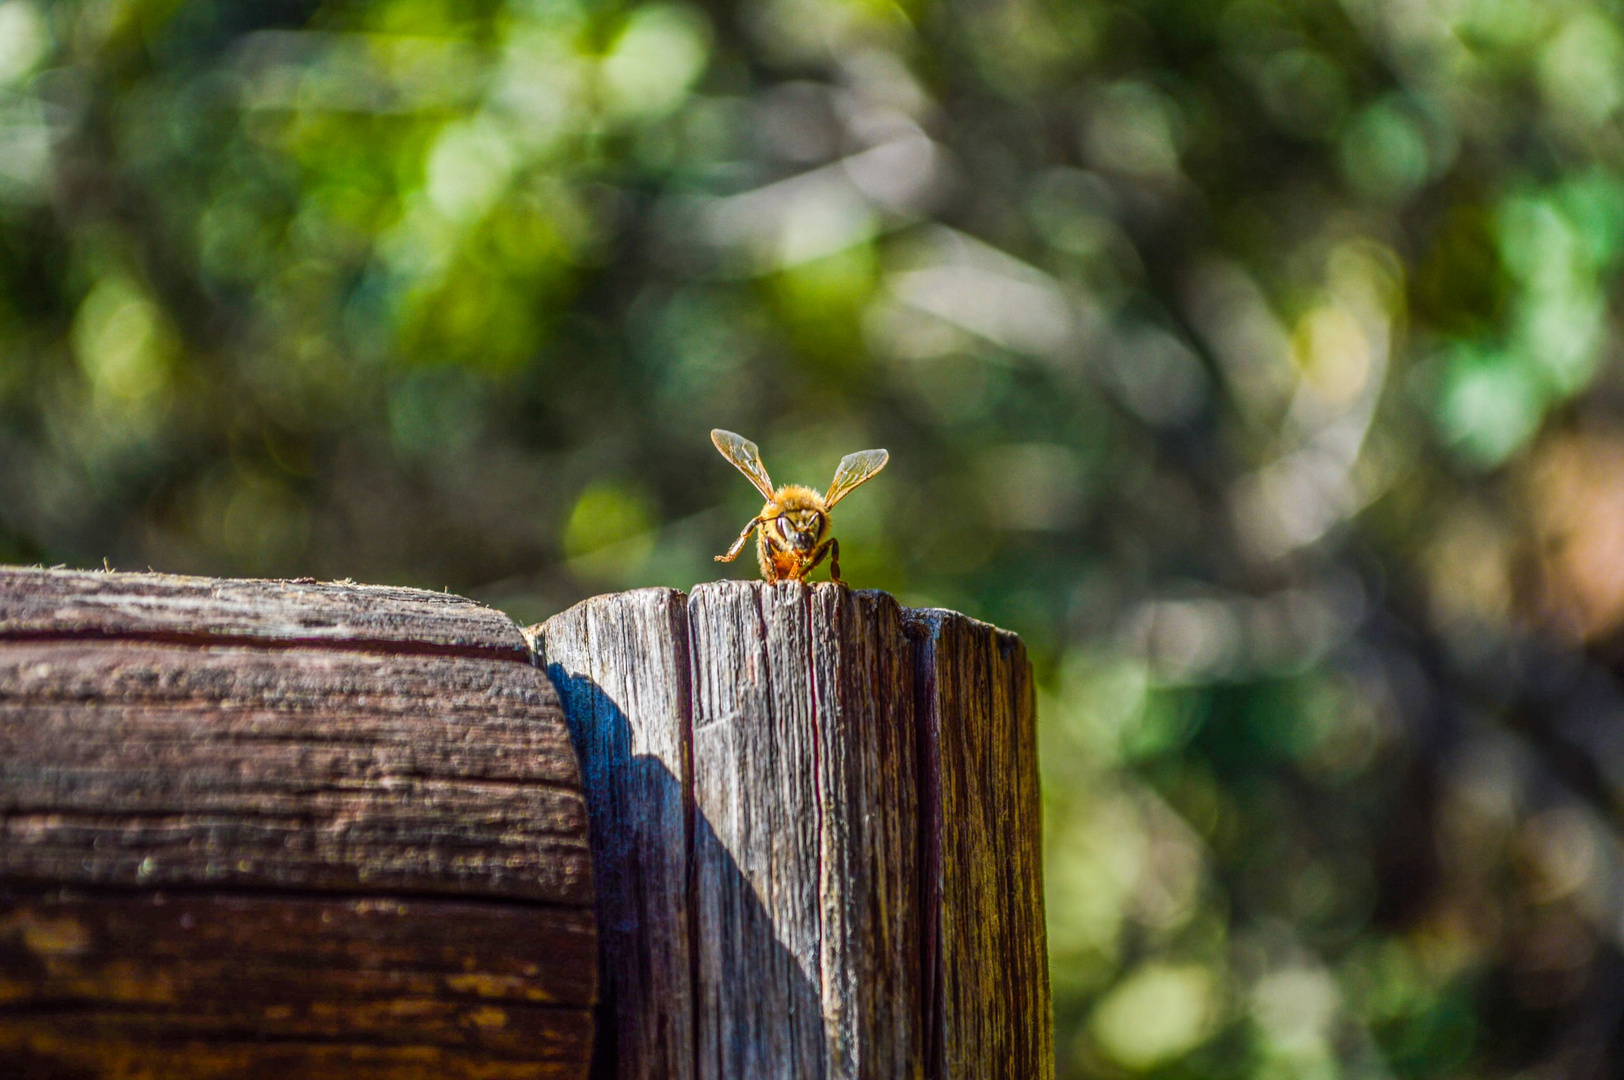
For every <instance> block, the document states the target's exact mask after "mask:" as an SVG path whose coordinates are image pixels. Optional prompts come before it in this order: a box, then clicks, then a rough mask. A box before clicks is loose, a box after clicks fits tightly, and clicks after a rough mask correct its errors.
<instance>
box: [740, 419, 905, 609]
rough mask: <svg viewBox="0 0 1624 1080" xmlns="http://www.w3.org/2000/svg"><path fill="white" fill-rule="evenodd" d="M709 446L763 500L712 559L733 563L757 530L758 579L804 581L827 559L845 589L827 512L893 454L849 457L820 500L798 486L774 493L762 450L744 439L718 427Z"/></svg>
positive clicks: (870, 452)
mask: <svg viewBox="0 0 1624 1080" xmlns="http://www.w3.org/2000/svg"><path fill="white" fill-rule="evenodd" d="M711 442H713V443H715V444H716V449H718V450H720V451H721V452H722V456H723V457H725V458H727V459H728V460H729V461H731V462H732V463H733V464H734V466H735V467H736V468H737V469H738V470H739V471H740V472H742V473H743V474H744V475H745V478H746V479H748V480H749V481H750V482H751V483H752V484H754V485H755V486H756V490H757V491H759V492H761V493H762V495H764V496H766V498H767V505H766V506H764V507H762V508H761V513H759V514H757V515H756V516H755V517H754V518H751V519H750V523H749V524H748V525H746V526H745V527H744V531H743V532H741V533H739V538H738V539H737V540H735V541H733V546H732V547H730V548H728V549H727V554H726V555H718V556H716V561H717V562H732V561H733V560H734V559H737V558H738V557H739V552H741V551H743V550H744V542H745V541H746V540H748V539H750V530H751V529H756V530H758V532H757V533H756V557H757V558H758V559H760V560H761V576H762V577H764V578H766V579H767V580H768V581H803V580H805V579H806V576H807V575H808V574H810V573H811V572H812V570H813V568H814V567H816V566H817V565H818V564H819V563H821V562H822V561H823V559H824V556H828V557H829V576H830V577H831V578H833V579H834V580H835V581H836V582H840V583H841V584H845V583H844V582H841V581H840V541H839V540H836V539H835V538H834V537H833V536H831V535H830V534H829V511H830V510H832V509H834V505H835V503H837V502H839V501H840V500H841V499H843V498H845V497H846V496H847V495H848V494H850V493H851V490H852V489H853V488H855V487H856V486H857V485H859V484H861V483H863V482H864V481H865V480H868V479H869V478H870V477H872V476H873V475H874V474H875V473H877V472H879V471H880V470H881V469H883V468H885V463H886V462H887V461H889V460H890V459H891V455H890V454H888V453H886V452H885V451H884V450H860V451H858V452H857V453H855V454H847V455H846V456H845V457H843V458H841V459H840V465H839V467H838V468H836V469H835V478H834V479H833V480H832V481H830V483H829V491H828V494H825V495H820V494H818V493H817V492H816V491H813V490H812V489H811V488H809V487H801V486H800V485H799V484H785V485H784V486H783V487H781V488H774V487H773V482H772V478H771V477H769V476H768V475H767V468H766V466H764V465H763V464H762V463H761V451H760V450H759V449H757V447H756V444H755V443H753V442H751V441H750V440H749V439H746V438H744V437H743V436H740V435H735V434H733V432H731V431H723V430H721V429H720V428H717V429H715V430H714V431H712V432H711Z"/></svg>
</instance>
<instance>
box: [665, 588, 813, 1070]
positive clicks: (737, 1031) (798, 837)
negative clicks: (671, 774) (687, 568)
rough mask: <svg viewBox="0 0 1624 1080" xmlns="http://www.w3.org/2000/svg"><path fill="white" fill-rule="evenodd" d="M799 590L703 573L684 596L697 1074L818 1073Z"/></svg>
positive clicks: (808, 677) (809, 683) (808, 713)
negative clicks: (689, 661) (689, 676)
mask: <svg viewBox="0 0 1624 1080" xmlns="http://www.w3.org/2000/svg"><path fill="white" fill-rule="evenodd" d="M809 592H810V590H809V589H808V587H807V586H806V585H805V584H803V583H801V582H784V583H780V584H777V585H771V586H768V585H762V586H757V585H756V583H754V582H715V583H712V584H708V585H701V586H699V587H698V588H696V589H695V590H694V592H693V595H692V596H691V597H690V598H689V601H688V620H689V633H690V635H691V637H690V641H691V648H692V653H693V657H694V665H693V701H694V706H693V716H694V721H693V724H694V733H693V742H694V750H693V754H694V806H695V811H696V824H695V833H694V850H693V860H694V889H695V895H694V903H695V915H694V951H695V959H696V976H697V977H696V982H695V994H696V997H697V1001H698V1019H699V1023H698V1029H697V1033H696V1034H697V1038H698V1064H697V1067H696V1069H695V1075H696V1077H697V1078H699V1080H719V1078H723V1077H735V1076H760V1077H823V1076H828V1075H830V1074H829V1065H830V1061H829V1054H828V1051H829V1047H828V1046H827V1045H826V1042H825V1030H826V1028H825V1018H824V1016H823V963H822V935H821V929H822V927H821V922H820V915H821V911H822V903H821V898H820V896H819V884H820V881H821V879H822V874H821V872H820V867H819V858H820V855H821V851H820V839H821V836H820V833H821V820H820V818H821V815H820V812H819V802H818V799H819V790H818V788H819V783H818V782H819V768H818V759H817V753H818V733H817V728H816V715H817V702H816V694H815V690H814V685H813V656H812V619H811V611H810V607H809V603H808V596H809Z"/></svg>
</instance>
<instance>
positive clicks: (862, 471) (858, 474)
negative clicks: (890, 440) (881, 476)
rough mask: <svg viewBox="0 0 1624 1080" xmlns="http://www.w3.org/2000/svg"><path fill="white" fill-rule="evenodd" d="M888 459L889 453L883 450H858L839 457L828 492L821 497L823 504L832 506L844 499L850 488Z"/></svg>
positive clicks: (874, 471) (883, 464) (878, 468)
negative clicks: (837, 466) (838, 463)
mask: <svg viewBox="0 0 1624 1080" xmlns="http://www.w3.org/2000/svg"><path fill="white" fill-rule="evenodd" d="M890 460H891V455H890V454H888V453H886V452H885V451H884V450H859V451H858V452H857V453H855V454H847V455H846V456H845V457H843V458H841V459H840V467H839V468H837V469H835V478H834V479H833V480H832V481H830V483H829V492H828V494H826V495H825V496H824V497H823V502H824V505H825V506H833V505H834V504H835V503H837V502H839V501H840V500H841V499H844V498H845V497H846V495H847V494H848V493H849V492H850V491H851V489H852V488H854V487H856V486H857V485H858V484H861V483H862V482H863V481H865V480H867V479H868V478H869V477H871V476H873V475H874V474H875V473H877V472H879V471H880V470H881V469H883V468H885V463H886V462H887V461H890Z"/></svg>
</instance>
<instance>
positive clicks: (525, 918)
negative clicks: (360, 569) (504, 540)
mask: <svg viewBox="0 0 1624 1080" xmlns="http://www.w3.org/2000/svg"><path fill="white" fill-rule="evenodd" d="M530 661H531V657H530V651H529V647H528V645H527V644H526V643H525V641H524V637H523V635H522V633H521V632H520V631H519V629H518V628H517V627H516V626H514V625H513V624H512V623H511V622H510V621H509V620H507V619H506V617H505V616H502V615H500V613H497V612H493V611H490V610H489V609H485V608H482V607H480V606H479V605H477V604H474V603H472V602H471V601H467V600H463V599H461V598H458V597H450V596H443V595H440V594H435V593H421V592H417V591H414V590H397V589H378V588H368V587H361V586H350V585H326V586H320V585H314V584H309V585H307V584H304V583H298V582H252V581H210V580H206V579H197V578H173V577H168V576H165V575H156V574H136V575H125V574H116V573H115V574H93V573H92V574H84V573H68V572H60V571H39V570H7V569H0V1062H4V1063H5V1064H6V1065H7V1066H8V1067H9V1068H10V1071H9V1072H7V1071H6V1070H0V1072H4V1073H5V1075H8V1076H9V1075H17V1076H22V1077H132V1078H134V1077H176V1078H192V1077H238V1076H247V1077H286V1076H300V1077H379V1078H383V1077H389V1078H409V1077H413V1078H415V1077H500V1078H508V1077H513V1078H520V1077H523V1078H565V1077H580V1076H584V1075H585V1072H586V1069H587V1067H588V1063H589V1060H590V1053H591V1043H592V1012H591V1009H592V1005H593V1002H594V1000H595V995H596V985H597V980H596V975H597V965H596V955H597V941H596V929H595V918H594V915H593V911H592V907H591V905H592V900H593V896H592V878H591V866H590V855H589V845H588V841H587V817H586V804H585V801H584V800H583V798H582V795H581V792H580V781H579V770H578V768H577V766H576V762H575V756H574V751H573V748H572V746H571V744H570V739H569V734H568V730H567V728H566V727H565V725H564V720H563V714H562V710H561V709H560V707H559V704H558V699H557V695H556V693H555V692H554V690H553V688H552V685H551V683H550V682H549V681H548V680H547V679H546V678H545V677H544V676H543V675H542V674H541V673H540V672H538V671H536V670H535V668H534V666H533V665H532V664H531V662H530Z"/></svg>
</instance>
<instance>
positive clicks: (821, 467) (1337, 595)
mask: <svg viewBox="0 0 1624 1080" xmlns="http://www.w3.org/2000/svg"><path fill="white" fill-rule="evenodd" d="M1621 107H1624V20H1621V14H1620V9H1619V6H1618V5H1617V4H1616V3H1613V2H1612V0H1559V2H1552V3H1525V2H1522V0H1447V2H1446V0H1341V2H1340V3H1339V2H1335V0H1224V2H1219V0H1213V2H1194V0H1140V2H1133V3H1130V2H1127V0H1076V2H1063V0H975V2H970V0H905V2H903V3H900V4H897V3H891V2H888V0H739V2H737V3H730V4H724V3H720V2H715V3H709V4H701V3H691V2H667V0H645V2H642V3H634V2H626V3H613V2H607V0H605V2H588V0H507V2H502V0H482V2H479V3H462V4H452V3H449V2H444V0H370V2H368V0H348V2H345V0H328V2H317V0H236V2H232V3H226V2H223V0H213V2H210V0H82V2H71V0H53V2H50V3H45V2H42V0H0V559H5V560H10V561H17V562H35V561H42V562H45V563H57V562H65V563H70V564H75V565H85V566H99V565H101V563H102V560H103V559H104V558H107V559H110V560H111V561H112V563H113V564H114V565H115V566H119V567H125V568H140V567H145V566H149V565H150V566H152V567H155V568H158V569H163V570H170V571H182V572H197V573H210V574H245V575H288V576H292V575H314V576H320V577H353V578H356V579H359V580H368V581H378V582H402V583H409V584H416V585H422V586H427V587H431V588H440V587H444V586H449V587H450V588H452V589H454V590H456V591H459V592H463V593H467V594H470V595H473V596H476V597H478V598H481V599H484V600H487V601H489V602H491V603H494V604H497V605H499V606H501V607H503V608H505V609H506V610H508V611H509V612H511V613H512V614H514V615H515V616H516V617H518V618H520V619H521V620H531V619H536V618H540V617H542V616H545V615H547V614H549V613H551V612H553V611H555V610H558V609H559V608H561V607H562V606H564V605H565V604H568V603H570V602H572V601H574V600H575V599H578V598H580V597H582V596H585V595H589V594H591V593H593V592H597V591H603V590H608V589H615V588H622V587H628V586H634V585H644V584H656V583H664V584H671V585H676V586H682V587H686V586H689V585H691V584H692V583H694V582H695V581H698V580H703V579H705V578H708V577H711V576H712V575H713V574H714V573H715V572H716V570H717V569H718V568H717V567H715V566H714V565H713V563H712V562H711V556H712V555H713V554H715V553H717V552H720V551H722V550H723V549H725V547H726V546H727V544H728V543H729V541H730V540H731V538H732V536H733V535H734V533H735V530H736V529H737V528H738V527H739V525H740V524H742V523H743V522H744V521H745V520H747V519H748V518H749V516H750V515H751V514H752V513H753V512H754V510H755V507H756V498H757V497H756V496H755V495H754V493H753V492H752V491H751V489H750V488H749V487H748V485H746V484H745V483H744V482H743V481H742V480H741V479H740V478H739V476H738V475H737V474H736V473H734V471H733V470H732V469H731V468H729V467H728V466H727V465H726V464H725V463H724V462H723V461H722V460H721V459H720V458H719V457H717V456H716V454H715V452H714V451H713V450H712V448H711V446H710V444H709V441H708V440H707V438H706V431H707V429H709V428H710V427H712V426H721V427H727V428H730V429H733V430H736V431H739V432H742V433H744V434H745V435H747V436H749V437H751V438H753V439H755V440H756V441H758V442H759V443H760V444H761V446H762V449H763V452H764V456H765V458H766V462H767V464H768V466H769V468H770V469H771V470H772V471H773V472H774V475H775V477H776V478H777V479H778V480H780V481H781V482H783V481H799V482H806V483H814V484H820V483H823V482H826V479H827V476H828V474H829V473H830V472H831V471H832V469H833V467H834V463H835V462H836V461H837V460H838V458H839V457H840V456H841V455H842V454H844V453H847V452H849V451H852V450H856V449H860V448H864V447H868V446H886V447H888V448H889V449H890V450H891V452H892V465H891V466H890V468H889V469H888V470H887V472H886V473H885V474H884V475H883V476H882V477H880V479H879V480H878V481H876V482H875V483H873V484H870V485H868V486H866V487H865V488H863V489H862V490H861V491H860V492H859V493H858V494H856V495H854V496H853V497H852V498H851V499H849V500H848V501H847V502H845V503H843V504H842V506H841V509H840V513H839V515H838V517H839V521H838V525H839V535H840V537H841V540H842V544H843V547H842V555H843V569H844V571H845V573H846V576H847V577H848V578H849V579H850V580H851V581H852V582H854V583H855V584H857V585H861V586H877V587H883V588H887V589H890V590H892V591H894V592H896V593H897V594H898V595H899V596H901V597H902V598H903V599H904V600H905V601H908V602H914V603H931V604H939V605H945V606H951V607H956V608H959V609H961V610H965V611H967V612H970V613H972V614H975V615H978V616H981V617H983V618H986V619H989V620H992V621H996V622H999V623H1001V624H1003V625H1006V626H1008V627H1011V628H1013V629H1015V630H1018V631H1020V632H1021V633H1022V634H1023V635H1024V637H1025V638H1026V640H1027V642H1028V644H1029V645H1030V647H1031V648H1032V651H1033V656H1034V659H1035V661H1036V664H1037V667H1038V675H1039V682H1040V687H1041V693H1040V716H1041V738H1042V760H1043V766H1044V771H1045V785H1046V787H1045V801H1046V809H1047V820H1046V835H1045V844H1046V860H1047V862H1046V873H1047V887H1048V904H1049V919H1050V930H1049V932H1050V938H1049V942H1050V951H1051V959H1052V969H1053V979H1054V989H1055V1008H1056V1014H1057V1022H1058V1026H1057V1031H1058V1040H1059V1056H1060V1062H1059V1064H1060V1073H1061V1075H1062V1076H1063V1077H1126V1076H1130V1075H1147V1076H1156V1077H1167V1078H1174V1077H1177V1078H1192V1080H1193V1078H1239V1077H1260V1078H1263V1077H1267V1078H1273V1077H1281V1078H1284V1077H1309V1078H1326V1080H1329V1078H1333V1077H1341V1076H1349V1077H1398V1078H1406V1080H1409V1078H1416V1080H1420V1078H1430V1077H1440V1078H1441V1077H1465V1076H1482V1077H1511V1076H1529V1077H1532V1076H1539V1077H1558V1076H1562V1077H1568V1076H1573V1077H1590V1076H1604V1075H1617V1074H1618V1073H1619V1071H1620V1069H1621V1068H1624V955H1621V952H1620V933H1621V930H1620V928H1621V926H1624V887H1621V886H1624V863H1621V858H1624V857H1621V851H1624V847H1621V845H1620V826H1621V821H1624V819H1621V816H1620V810H1621V806H1624V803H1621V801H1620V795H1621V790H1624V739H1621V738H1620V735H1619V733H1620V732H1621V731H1624V695H1621V693H1620V688H1619V683H1618V673H1619V665H1620V663H1621V656H1624V653H1621V652H1620V650H1619V649H1618V642H1619V635H1618V630H1617V628H1618V626H1619V625H1620V623H1621V622H1624V435H1621V434H1620V428H1621V413H1624V381H1621V379H1620V369H1619V364H1618V355H1617V354H1618V351H1619V350H1618V346H1617V342H1618V312H1617V306H1618V305H1617V299H1616V298H1617V293H1618V287H1619V273H1620V266H1621V260H1624V127H1621V123H1620V108H1621ZM727 570H728V572H730V573H736V574H749V573H751V572H752V569H751V566H750V560H749V559H745V560H742V561H741V562H739V563H736V564H734V566H733V567H731V568H727Z"/></svg>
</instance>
